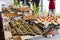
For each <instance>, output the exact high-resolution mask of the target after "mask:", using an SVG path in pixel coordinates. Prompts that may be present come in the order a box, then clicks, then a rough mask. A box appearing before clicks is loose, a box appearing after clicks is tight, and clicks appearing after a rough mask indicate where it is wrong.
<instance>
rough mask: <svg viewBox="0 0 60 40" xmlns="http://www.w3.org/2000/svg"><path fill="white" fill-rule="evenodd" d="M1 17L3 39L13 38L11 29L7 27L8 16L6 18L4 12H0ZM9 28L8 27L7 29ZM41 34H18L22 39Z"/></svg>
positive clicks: (11, 39) (9, 39)
mask: <svg viewBox="0 0 60 40" xmlns="http://www.w3.org/2000/svg"><path fill="white" fill-rule="evenodd" d="M2 18H3V29H4V35H5V40H13V38H12V37H13V36H12V34H11V31H10V30H11V29H10V27H9V23H8V22H9V18H7V17H6V16H5V15H4V13H2ZM8 28H9V29H8ZM38 36H41V35H36V36H30V35H26V36H20V37H21V39H22V40H25V39H29V38H34V37H38Z"/></svg>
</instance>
